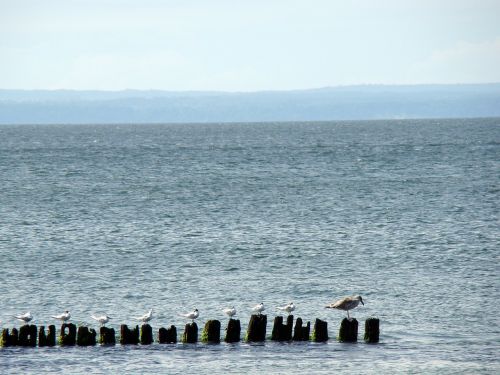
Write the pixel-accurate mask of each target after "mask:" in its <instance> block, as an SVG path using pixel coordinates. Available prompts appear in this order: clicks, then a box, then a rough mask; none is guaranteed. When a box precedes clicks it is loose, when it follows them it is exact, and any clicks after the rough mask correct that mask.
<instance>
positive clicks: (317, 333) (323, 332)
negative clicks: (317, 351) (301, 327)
mask: <svg viewBox="0 0 500 375" xmlns="http://www.w3.org/2000/svg"><path fill="white" fill-rule="evenodd" d="M311 340H312V341H314V342H325V341H328V323H327V322H325V321H323V320H321V319H316V321H315V322H314V329H313V333H312V337H311Z"/></svg>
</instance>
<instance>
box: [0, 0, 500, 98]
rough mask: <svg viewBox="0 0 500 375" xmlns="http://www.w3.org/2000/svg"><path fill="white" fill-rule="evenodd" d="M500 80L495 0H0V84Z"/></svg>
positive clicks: (180, 87) (193, 86)
mask: <svg viewBox="0 0 500 375" xmlns="http://www.w3.org/2000/svg"><path fill="white" fill-rule="evenodd" d="M489 82H500V0H414V1H409V0H325V1H322V0H297V1H294V0H288V1H285V0H282V1H280V0H248V1H246V0H241V1H238V0H210V1H209V0H205V1H203V0H163V1H160V0H140V1H139V0H134V1H132V0H85V1H84V0H80V1H78V0H44V1H37V0H10V1H9V0H0V89H81V90H84V89H85V90H86V89H92V90H123V89H142V90H148V89H158V90H172V91H186V90H196V91H197V90H217V91H260V90H291V89H308V88H318V87H327V86H341V85H364V84H387V85H390V84H428V83H445V84H448V83H489Z"/></svg>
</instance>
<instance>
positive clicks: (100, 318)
mask: <svg viewBox="0 0 500 375" xmlns="http://www.w3.org/2000/svg"><path fill="white" fill-rule="evenodd" d="M90 317H91V318H92V319H94V320H97V321H98V322H99V323H101V327H102V326H104V325H105V324H106V323H107V322H109V320H110V319H111V317H110V316H108V315H107V314H104V315H101V316H94V315H91V316H90Z"/></svg>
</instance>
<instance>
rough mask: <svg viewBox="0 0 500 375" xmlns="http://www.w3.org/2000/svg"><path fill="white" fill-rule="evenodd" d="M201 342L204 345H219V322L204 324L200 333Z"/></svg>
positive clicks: (213, 321) (210, 321)
mask: <svg viewBox="0 0 500 375" xmlns="http://www.w3.org/2000/svg"><path fill="white" fill-rule="evenodd" d="M201 341H202V342H205V343H212V344H218V343H220V322H219V321H218V320H209V321H207V322H206V323H205V327H204V328H203V332H202V333H201Z"/></svg>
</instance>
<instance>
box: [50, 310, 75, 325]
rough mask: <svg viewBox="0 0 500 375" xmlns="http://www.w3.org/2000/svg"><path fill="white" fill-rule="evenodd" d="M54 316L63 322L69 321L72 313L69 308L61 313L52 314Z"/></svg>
mask: <svg viewBox="0 0 500 375" xmlns="http://www.w3.org/2000/svg"><path fill="white" fill-rule="evenodd" d="M52 318H54V319H57V320H60V321H61V322H67V321H68V320H70V319H71V314H70V313H69V311H68V310H66V311H65V312H63V313H62V314H59V315H52Z"/></svg>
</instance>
